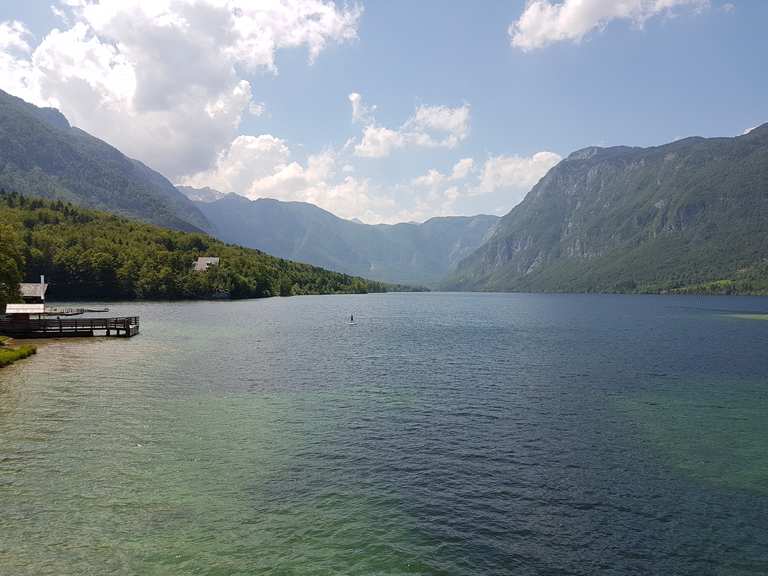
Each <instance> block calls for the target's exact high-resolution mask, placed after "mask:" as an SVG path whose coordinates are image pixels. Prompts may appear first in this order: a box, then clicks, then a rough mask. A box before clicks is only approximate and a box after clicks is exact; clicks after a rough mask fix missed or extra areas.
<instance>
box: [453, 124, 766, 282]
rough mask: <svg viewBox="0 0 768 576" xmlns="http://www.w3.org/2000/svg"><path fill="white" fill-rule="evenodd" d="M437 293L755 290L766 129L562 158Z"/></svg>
mask: <svg viewBox="0 0 768 576" xmlns="http://www.w3.org/2000/svg"><path fill="white" fill-rule="evenodd" d="M444 285H445V287H448V288H451V289H465V290H512V291H576V292H585V291H587V292H589V291H600V292H611V291H621V292H632V291H642V292H659V291H678V292H687V291H692V292H716V293H728V292H752V293H763V292H766V291H768V124H765V125H763V126H761V127H758V128H755V129H754V130H752V131H751V132H749V133H748V134H746V135H743V136H738V137H735V138H709V139H705V138H687V139H684V140H680V141H677V142H673V143H671V144H667V145H664V146H658V147H653V148H628V147H614V148H587V149H584V150H580V151H578V152H574V153H573V154H571V155H570V156H569V157H568V158H566V159H565V160H563V161H562V162H560V163H559V164H558V165H557V166H555V167H554V168H552V169H551V170H550V171H549V172H548V173H547V174H546V175H545V176H544V178H542V179H541V181H540V182H539V183H538V184H537V185H536V186H534V188H533V189H532V190H531V191H530V192H529V193H528V195H527V196H526V198H525V200H524V201H523V202H522V203H521V204H520V205H518V206H516V207H515V208H514V209H513V210H512V211H511V212H510V213H508V214H507V215H506V216H504V217H503V218H502V220H501V221H500V222H499V224H498V226H497V227H496V231H495V233H494V234H493V236H492V237H491V238H490V240H489V241H488V242H486V243H485V244H484V245H483V246H481V247H480V248H479V249H478V250H477V251H476V252H475V253H473V254H472V255H470V256H469V257H467V258H466V259H465V260H464V261H462V262H461V263H460V264H459V266H458V268H457V270H456V272H455V273H454V274H453V275H452V276H451V278H450V279H449V280H448V281H447V282H446V283H445V284H444Z"/></svg>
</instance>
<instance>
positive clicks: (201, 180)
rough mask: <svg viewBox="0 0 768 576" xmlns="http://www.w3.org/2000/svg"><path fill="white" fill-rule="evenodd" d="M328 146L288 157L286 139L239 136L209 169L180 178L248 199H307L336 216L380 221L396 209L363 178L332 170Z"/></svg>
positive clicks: (345, 169)
mask: <svg viewBox="0 0 768 576" xmlns="http://www.w3.org/2000/svg"><path fill="white" fill-rule="evenodd" d="M336 166H337V156H336V153H334V152H333V151H325V152H322V153H320V154H314V155H310V156H309V157H308V158H307V160H306V162H305V163H302V162H299V161H296V160H294V159H293V155H292V153H291V151H290V149H289V147H288V145H287V144H286V142H285V141H283V140H281V139H279V138H276V137H274V136H272V135H269V134H263V135H260V136H239V137H237V138H236V139H235V140H233V141H232V143H231V145H230V146H229V147H228V148H227V149H226V150H224V151H223V152H222V153H221V154H220V155H219V157H218V159H217V160H216V163H215V165H214V166H213V167H212V168H211V169H210V170H206V171H203V172H200V173H197V174H195V175H193V176H190V177H187V178H183V179H182V180H181V183H182V184H185V185H188V186H196V187H204V186H210V187H211V188H215V189H217V190H221V191H226V192H236V193H238V194H242V195H243V196H246V197H248V198H252V199H256V198H277V199H280V200H295V201H301V202H311V203H312V204H315V205H317V206H320V207H321V208H325V209H326V210H329V211H331V212H333V213H334V214H337V215H339V216H341V217H342V218H352V217H357V218H361V219H363V220H368V221H374V222H379V221H383V220H385V219H386V214H391V213H392V212H393V211H394V210H395V202H394V200H393V199H392V198H390V197H388V196H385V195H383V194H381V193H380V192H379V191H378V190H375V189H374V187H373V186H372V185H371V183H370V181H369V180H367V179H360V178H356V177H354V176H352V175H350V174H348V173H347V172H348V166H343V167H342V173H344V174H343V175H341V176H339V175H337V170H336Z"/></svg>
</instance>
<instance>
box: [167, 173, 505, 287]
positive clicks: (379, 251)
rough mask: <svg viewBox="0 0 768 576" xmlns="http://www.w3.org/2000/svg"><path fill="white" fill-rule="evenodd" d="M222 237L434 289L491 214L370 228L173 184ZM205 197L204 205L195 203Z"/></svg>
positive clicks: (303, 206)
mask: <svg viewBox="0 0 768 576" xmlns="http://www.w3.org/2000/svg"><path fill="white" fill-rule="evenodd" d="M179 189H180V190H181V191H182V192H184V193H185V194H186V195H187V196H188V197H189V198H191V199H195V200H198V201H197V202H196V205H197V207H198V208H199V209H200V211H201V212H202V213H203V214H204V215H205V217H206V218H207V219H208V221H209V222H210V223H211V225H212V226H213V230H214V234H215V235H216V236H217V237H219V238H221V239H222V240H224V241H226V242H230V243H234V244H240V245H242V246H247V247H249V248H257V249H259V250H263V251H264V252H267V253H268V254H273V255H275V256H280V257H282V258H287V259H289V260H297V261H299V262H308V263H311V264H314V265H316V266H322V267H324V268H329V269H331V270H336V271H339V272H345V273H347V274H352V275H356V276H364V277H366V278H371V279H374V280H384V281H387V282H396V283H401V284H410V285H413V284H418V285H427V286H434V285H436V284H437V283H439V282H440V281H442V280H443V279H444V278H445V277H446V275H447V274H449V273H450V272H451V271H452V270H453V269H454V268H455V266H456V264H458V262H459V261H460V260H461V259H463V258H464V257H466V256H468V255H469V254H471V253H472V252H473V251H474V250H475V249H477V248H478V247H479V246H480V245H481V244H482V243H483V242H484V241H485V240H486V239H487V238H488V236H489V235H490V233H491V231H492V229H493V227H494V226H495V225H496V223H497V222H498V220H499V218H498V217H497V216H488V215H479V216H470V217H444V218H431V219H430V220H427V221H426V222H424V223H421V224H416V223H402V224H395V225H388V224H378V225H370V224H363V223H361V222H355V221H352V220H344V219H342V218H339V217H337V216H335V215H333V214H331V213H330V212H328V211H326V210H323V209H322V208H319V207H317V206H315V205H313V204H308V203H304V202H281V201H279V200H273V199H266V198H264V199H259V200H253V201H252V200H249V199H247V198H244V197H243V196H239V195H237V194H227V195H224V194H221V193H220V192H217V191H215V190H211V189H210V188H208V189H202V190H201V189H195V188H187V187H179ZM200 200H203V201H200Z"/></svg>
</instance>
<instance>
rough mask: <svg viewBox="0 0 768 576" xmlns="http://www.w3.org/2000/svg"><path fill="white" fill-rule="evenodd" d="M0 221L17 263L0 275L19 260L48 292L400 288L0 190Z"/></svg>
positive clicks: (9, 276) (8, 257)
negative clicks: (196, 267)
mask: <svg viewBox="0 0 768 576" xmlns="http://www.w3.org/2000/svg"><path fill="white" fill-rule="evenodd" d="M0 222H3V223H4V227H3V229H2V230H3V234H4V235H6V234H7V235H8V237H9V238H16V239H17V240H15V241H14V242H12V243H11V244H12V245H13V246H15V248H13V247H11V248H10V249H9V248H8V246H5V243H3V244H4V245H3V246H2V247H1V248H0V254H2V255H3V256H2V257H3V261H5V262H8V263H10V262H14V263H15V265H16V267H15V268H14V266H12V265H10V264H9V265H8V266H7V267H6V268H7V272H6V271H3V272H0V273H1V274H2V275H3V276H2V278H3V280H2V282H4V283H5V285H7V286H13V285H14V283H15V282H16V281H17V280H18V270H19V269H22V267H23V269H24V270H25V271H26V276H27V277H28V278H29V280H30V281H36V280H37V278H38V277H39V274H41V273H43V274H45V275H46V276H47V278H48V279H49V281H50V287H49V292H48V296H49V297H50V298H54V299H88V300H94V299H105V300H119V299H125V300H132V299H169V300H171V299H200V298H218V297H223V298H259V297H264V296H278V295H279V296H291V295H299V294H336V293H345V294H350V293H366V292H385V291H387V290H396V289H405V287H398V286H392V285H387V284H383V283H380V282H372V281H368V280H364V279H362V278H357V277H353V276H348V275H345V274H338V273H335V272H329V271H327V270H323V269H321V268H317V267H315V266H310V265H307V264H298V263H295V262H289V261H287V260H281V259H279V258H274V257H272V256H268V255H266V254H264V253H262V252H259V251H258V250H251V249H247V248H242V247H240V246H234V245H230V244H224V243H223V242H220V241H218V240H215V239H213V238H211V237H210V236H207V235H205V234H201V233H187V232H178V231H175V230H168V229H164V228H159V227H156V226H152V225H149V224H143V223H140V222H136V221H133V220H127V219H125V218H121V217H119V216H114V215H111V214H105V213H102V212H96V211H93V210H86V209H83V208H78V207H76V206H74V205H72V204H67V203H64V202H61V201H56V202H51V201H47V200H42V199H39V198H29V197H27V196H23V195H20V194H15V193H5V192H2V191H0ZM19 252H20V253H21V254H20V256H19ZM199 256H218V257H219V258H221V264H220V266H216V267H211V268H209V269H208V271H206V272H194V271H193V269H192V264H193V262H194V261H195V259H196V258H197V257H199ZM13 297H14V294H11V295H10V296H9V297H8V298H9V299H12V298H13Z"/></svg>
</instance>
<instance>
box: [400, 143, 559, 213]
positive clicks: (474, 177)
mask: <svg viewBox="0 0 768 576" xmlns="http://www.w3.org/2000/svg"><path fill="white" fill-rule="evenodd" d="M560 160H561V157H560V156H559V155H558V154H555V153H554V152H547V151H543V152H537V153H536V154H533V155H532V156H514V155H512V156H505V155H501V156H492V157H490V158H488V159H487V160H486V161H485V162H484V163H483V164H482V167H481V168H478V169H476V167H475V162H474V160H472V158H462V159H461V160H459V161H458V162H456V164H454V165H453V168H452V169H451V171H450V173H442V172H440V171H438V170H434V169H432V170H428V171H427V173H426V174H424V175H422V176H419V177H417V178H414V179H413V180H411V183H410V184H411V187H412V193H413V195H414V197H415V204H416V208H415V210H413V211H412V212H411V213H412V214H413V215H431V216H436V215H437V216H447V215H451V214H456V213H457V212H458V210H457V209H456V206H457V203H458V202H459V201H461V200H462V199H469V198H476V197H478V196H486V195H488V196H491V195H492V196H491V199H492V200H494V201H496V200H501V201H503V202H504V206H505V211H507V210H510V209H511V208H513V207H514V206H516V205H517V204H519V203H520V201H521V200H522V199H523V198H524V197H525V195H526V194H527V193H528V191H529V190H530V189H531V188H532V187H533V186H534V184H536V183H537V182H538V181H539V179H540V178H541V177H542V176H544V174H546V173H547V171H548V170H549V169H550V168H552V167H553V166H554V165H555V164H557V163H558V162H559V161H560Z"/></svg>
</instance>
